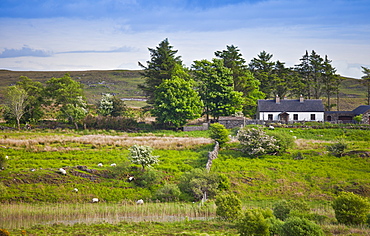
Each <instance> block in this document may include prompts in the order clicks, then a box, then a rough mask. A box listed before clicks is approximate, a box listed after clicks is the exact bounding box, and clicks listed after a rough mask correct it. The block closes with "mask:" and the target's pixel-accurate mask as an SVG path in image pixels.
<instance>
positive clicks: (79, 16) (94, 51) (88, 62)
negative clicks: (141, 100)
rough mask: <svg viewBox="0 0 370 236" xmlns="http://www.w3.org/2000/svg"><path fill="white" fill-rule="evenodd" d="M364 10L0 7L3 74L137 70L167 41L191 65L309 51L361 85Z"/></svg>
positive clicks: (239, 5) (326, 1)
mask: <svg viewBox="0 0 370 236" xmlns="http://www.w3.org/2000/svg"><path fill="white" fill-rule="evenodd" d="M369 12H370V1H368V0H224V1H221V0H220V1H217V0H187V1H181V0H172V1H171V0H156V1H151V0H147V1H145V0H63V1H60V0H44V1H41V0H27V1H24V0H1V1H0V69H9V70H63V71H74V70H98V69H99V70H100V69H139V67H138V61H140V62H142V63H145V62H146V61H147V60H149V59H150V55H149V51H148V47H149V48H154V47H156V46H157V45H158V43H159V42H160V41H162V40H163V39H165V38H168V39H169V42H170V43H171V45H173V46H174V48H175V49H177V50H178V55H179V56H181V57H182V59H183V61H184V63H185V65H186V66H188V67H190V66H191V64H192V62H193V61H194V60H201V59H208V60H210V59H212V58H213V57H214V52H215V51H218V50H223V49H225V48H226V45H235V46H238V48H239V49H240V51H241V53H242V54H243V57H244V58H245V60H246V61H247V62H249V61H250V60H251V59H252V58H253V57H256V56H257V55H258V54H259V53H260V52H261V51H263V50H265V51H267V52H268V53H270V54H273V55H274V56H273V58H272V59H273V60H274V61H276V60H280V61H283V62H286V65H287V66H293V65H295V64H298V63H299V59H300V58H301V57H302V55H303V54H304V53H305V51H306V50H308V51H311V50H315V51H316V52H317V53H318V54H320V55H321V56H322V57H324V56H325V55H328V58H329V59H331V60H332V61H333V63H332V64H333V66H335V67H336V69H337V71H338V73H339V74H341V75H344V76H350V77H354V78H360V77H361V76H363V73H362V70H361V66H365V67H370V18H369V17H368V14H369Z"/></svg>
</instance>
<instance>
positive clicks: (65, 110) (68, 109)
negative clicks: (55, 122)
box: [59, 97, 88, 129]
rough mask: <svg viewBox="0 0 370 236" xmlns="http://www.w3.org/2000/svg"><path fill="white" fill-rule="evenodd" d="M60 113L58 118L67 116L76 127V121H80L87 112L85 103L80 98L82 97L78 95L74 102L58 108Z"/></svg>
mask: <svg viewBox="0 0 370 236" xmlns="http://www.w3.org/2000/svg"><path fill="white" fill-rule="evenodd" d="M60 111H61V114H60V116H59V117H60V118H67V119H68V121H70V122H71V123H72V124H74V125H75V128H76V129H78V123H79V122H80V121H82V120H83V119H84V118H85V117H86V115H87V113H88V110H87V104H86V103H85V101H84V100H83V99H82V97H78V100H77V102H76V103H74V104H73V103H69V104H65V105H64V106H62V107H61V108H60Z"/></svg>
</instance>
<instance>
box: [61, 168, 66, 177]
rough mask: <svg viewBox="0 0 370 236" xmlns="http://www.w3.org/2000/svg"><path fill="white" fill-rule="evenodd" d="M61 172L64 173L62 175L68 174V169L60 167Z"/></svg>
mask: <svg viewBox="0 0 370 236" xmlns="http://www.w3.org/2000/svg"><path fill="white" fill-rule="evenodd" d="M59 172H60V173H61V174H62V175H66V174H67V171H66V170H65V169H63V168H59Z"/></svg>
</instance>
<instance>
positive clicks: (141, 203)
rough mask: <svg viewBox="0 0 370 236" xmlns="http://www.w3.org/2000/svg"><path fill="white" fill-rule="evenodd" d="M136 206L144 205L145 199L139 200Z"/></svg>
mask: <svg viewBox="0 0 370 236" xmlns="http://www.w3.org/2000/svg"><path fill="white" fill-rule="evenodd" d="M136 204H138V205H143V204H144V200H143V199H139V200H137V202H136Z"/></svg>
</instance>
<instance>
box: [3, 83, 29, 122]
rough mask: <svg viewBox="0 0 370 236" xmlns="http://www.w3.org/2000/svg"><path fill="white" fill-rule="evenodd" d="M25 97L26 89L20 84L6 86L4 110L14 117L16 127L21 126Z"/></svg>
mask: <svg viewBox="0 0 370 236" xmlns="http://www.w3.org/2000/svg"><path fill="white" fill-rule="evenodd" d="M27 98H28V94H27V92H26V90H24V89H23V88H21V87H20V86H17V85H13V86H10V87H8V88H7V92H6V95H5V104H6V112H8V113H9V114H11V115H12V116H13V117H14V118H15V120H16V123H17V127H18V129H20V128H21V125H20V120H21V118H22V116H23V115H24V114H25V113H26V107H27V105H28V103H27Z"/></svg>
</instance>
